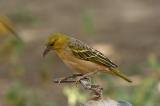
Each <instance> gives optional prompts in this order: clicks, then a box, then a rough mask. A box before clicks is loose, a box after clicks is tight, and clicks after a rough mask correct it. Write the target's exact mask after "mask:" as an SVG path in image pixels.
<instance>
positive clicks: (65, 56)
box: [43, 33, 132, 82]
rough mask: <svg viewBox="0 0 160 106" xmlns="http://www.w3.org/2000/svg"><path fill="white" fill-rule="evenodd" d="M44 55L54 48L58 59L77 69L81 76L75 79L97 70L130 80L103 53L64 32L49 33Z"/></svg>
mask: <svg viewBox="0 0 160 106" xmlns="http://www.w3.org/2000/svg"><path fill="white" fill-rule="evenodd" d="M45 45H46V49H45V51H44V52H43V56H45V55H46V54H47V53H48V52H49V51H51V50H54V51H55V52H56V54H57V55H58V56H59V57H60V59H61V60H62V61H63V62H64V63H65V64H66V65H67V66H69V67H71V68H72V69H75V70H77V71H78V72H79V73H81V74H77V75H79V76H81V77H79V78H78V80H77V81H80V80H81V79H83V78H85V77H88V76H90V75H92V74H95V73H97V72H104V73H110V74H112V75H116V76H119V77H121V78H123V79H124V80H126V81H128V82H132V81H131V80H130V79H129V78H128V77H127V76H126V75H124V74H123V73H121V72H120V71H119V70H118V69H117V67H118V66H117V65H116V64H114V63H113V62H112V61H110V60H109V59H108V58H107V57H106V56H105V55H104V54H102V53H101V52H99V51H98V50H96V49H94V48H92V47H90V46H88V45H87V44H85V43H83V42H82V41H80V40H77V39H75V38H72V37H70V36H67V35H64V34H59V33H55V34H51V35H50V36H49V37H48V39H47V40H46V42H45Z"/></svg>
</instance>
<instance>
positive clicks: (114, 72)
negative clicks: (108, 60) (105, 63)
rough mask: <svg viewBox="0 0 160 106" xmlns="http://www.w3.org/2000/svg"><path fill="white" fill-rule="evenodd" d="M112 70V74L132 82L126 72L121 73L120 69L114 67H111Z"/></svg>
mask: <svg viewBox="0 0 160 106" xmlns="http://www.w3.org/2000/svg"><path fill="white" fill-rule="evenodd" d="M110 71H111V74H113V75H117V76H119V77H121V78H122V79H124V80H126V81H128V82H130V83H131V82H132V80H130V79H129V78H128V76H126V75H125V74H123V73H121V72H120V71H119V70H117V69H113V68H112V69H110Z"/></svg>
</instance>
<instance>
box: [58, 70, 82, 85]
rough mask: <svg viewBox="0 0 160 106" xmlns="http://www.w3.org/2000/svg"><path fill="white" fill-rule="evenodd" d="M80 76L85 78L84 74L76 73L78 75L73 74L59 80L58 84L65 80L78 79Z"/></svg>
mask: <svg viewBox="0 0 160 106" xmlns="http://www.w3.org/2000/svg"><path fill="white" fill-rule="evenodd" d="M78 76H83V74H82V73H76V74H73V75H70V76H66V77H61V78H59V79H58V83H59V84H60V83H61V81H63V80H67V79H69V78H76V77H78Z"/></svg>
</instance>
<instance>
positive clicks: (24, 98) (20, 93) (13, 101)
mask: <svg viewBox="0 0 160 106" xmlns="http://www.w3.org/2000/svg"><path fill="white" fill-rule="evenodd" d="M3 106H56V105H55V103H54V102H53V101H51V100H45V98H43V97H41V96H40V94H39V93H38V92H37V91H36V90H35V89H32V88H30V87H28V86H26V85H24V84H23V83H22V82H19V81H15V82H14V84H13V86H12V88H10V89H9V91H8V92H7V93H6V95H5V103H4V104H3Z"/></svg>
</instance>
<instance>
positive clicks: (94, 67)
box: [56, 48, 106, 73]
mask: <svg viewBox="0 0 160 106" xmlns="http://www.w3.org/2000/svg"><path fill="white" fill-rule="evenodd" d="M56 53H57V55H58V56H59V57H60V58H61V59H62V61H63V62H64V63H65V64H66V65H67V66H69V67H70V68H72V69H75V70H77V71H78V72H80V73H86V72H92V71H104V70H105V69H106V67H104V66H102V65H99V64H96V63H93V62H90V61H86V60H82V59H79V58H77V57H75V56H74V55H73V54H72V52H71V51H70V50H69V49H67V48H66V50H56Z"/></svg>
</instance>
